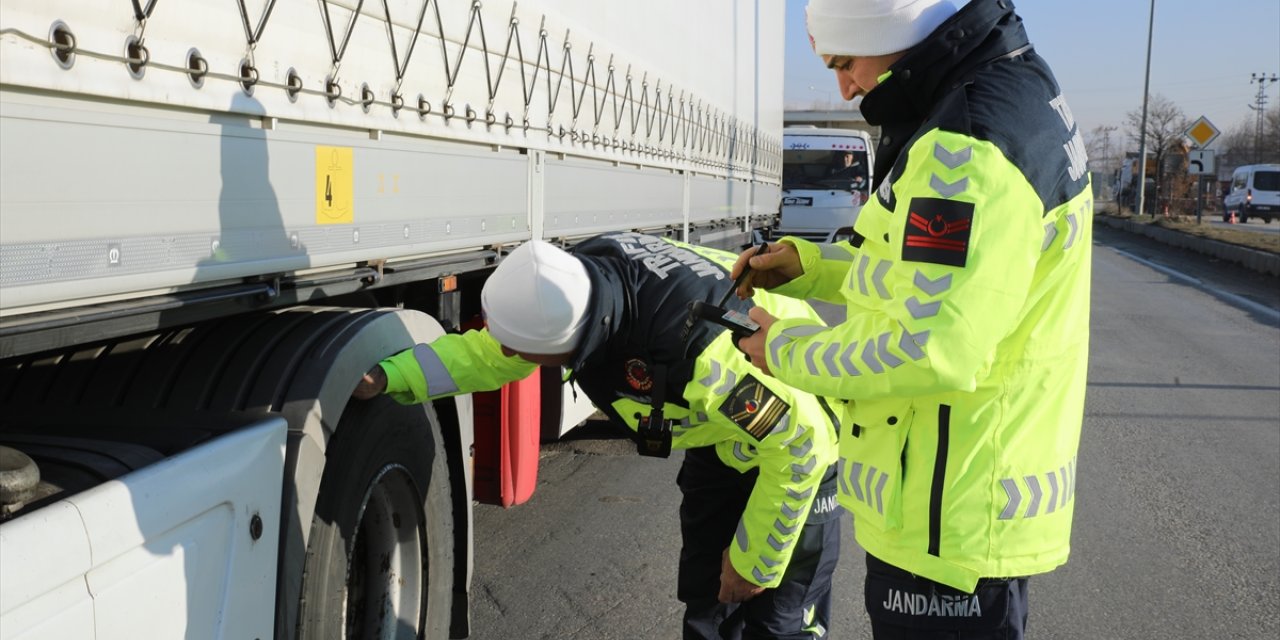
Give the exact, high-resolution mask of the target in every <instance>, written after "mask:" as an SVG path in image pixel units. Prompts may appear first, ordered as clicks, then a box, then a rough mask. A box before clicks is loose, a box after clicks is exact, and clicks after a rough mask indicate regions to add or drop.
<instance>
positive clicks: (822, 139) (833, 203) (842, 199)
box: [772, 126, 875, 242]
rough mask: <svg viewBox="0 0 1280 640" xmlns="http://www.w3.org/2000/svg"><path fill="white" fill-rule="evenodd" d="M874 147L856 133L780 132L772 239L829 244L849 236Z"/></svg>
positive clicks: (864, 195)
mask: <svg viewBox="0 0 1280 640" xmlns="http://www.w3.org/2000/svg"><path fill="white" fill-rule="evenodd" d="M874 166H875V146H874V145H873V144H872V142H871V136H870V135H869V134H868V133H867V132H865V131H862V130H859V129H823V128H818V127H814V126H792V127H787V128H786V129H784V130H783V132H782V208H781V214H782V215H781V220H780V224H779V227H778V228H777V229H773V230H772V235H773V236H781V235H791V236H797V237H801V238H805V239H807V240H813V241H815V242H834V241H836V240H840V239H845V238H848V237H849V236H851V235H853V222H854V220H857V218H858V212H859V211H861V210H862V205H863V204H864V203H865V202H866V201H867V199H868V198H869V197H870V194H871V180H872V176H873V168H874Z"/></svg>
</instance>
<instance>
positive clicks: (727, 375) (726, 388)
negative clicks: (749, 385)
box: [712, 369, 738, 396]
mask: <svg viewBox="0 0 1280 640" xmlns="http://www.w3.org/2000/svg"><path fill="white" fill-rule="evenodd" d="M737 383H738V374H737V372H735V371H734V370H733V369H726V370H725V372H724V384H722V385H720V386H718V387H716V389H715V391H713V392H712V393H714V394H716V395H718V396H722V395H725V394H726V393H729V392H730V391H733V385H735V384H737Z"/></svg>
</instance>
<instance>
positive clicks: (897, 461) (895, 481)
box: [837, 405, 913, 531]
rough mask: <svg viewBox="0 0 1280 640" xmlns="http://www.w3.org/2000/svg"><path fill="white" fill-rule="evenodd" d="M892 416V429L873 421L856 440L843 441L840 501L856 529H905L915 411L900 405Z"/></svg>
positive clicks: (862, 429)
mask: <svg viewBox="0 0 1280 640" xmlns="http://www.w3.org/2000/svg"><path fill="white" fill-rule="evenodd" d="M892 414H893V418H894V420H893V424H892V426H890V425H888V424H885V422H884V421H874V422H872V423H871V425H873V426H867V427H866V428H861V429H860V431H859V434H858V436H857V437H854V438H842V439H841V441H840V462H839V468H838V471H837V473H838V474H839V485H840V501H841V503H842V504H843V505H844V506H845V508H847V509H849V511H850V512H852V513H853V517H854V523H855V526H859V527H861V526H874V527H876V528H878V529H881V530H885V531H888V530H893V529H898V528H899V527H901V526H902V475H903V471H904V469H903V450H904V448H905V447H906V442H907V432H908V431H909V430H910V427H911V421H912V416H913V411H912V408H911V406H910V405H901V406H899V407H897V408H896V410H895V411H893V412H892ZM861 417H864V418H865V416H861Z"/></svg>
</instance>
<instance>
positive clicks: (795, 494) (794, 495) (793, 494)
mask: <svg viewBox="0 0 1280 640" xmlns="http://www.w3.org/2000/svg"><path fill="white" fill-rule="evenodd" d="M810 495H813V487H810V488H808V489H805V490H804V492H803V493H801V492H799V491H796V490H795V489H787V497H788V498H791V499H792V500H808V499H809V496H810Z"/></svg>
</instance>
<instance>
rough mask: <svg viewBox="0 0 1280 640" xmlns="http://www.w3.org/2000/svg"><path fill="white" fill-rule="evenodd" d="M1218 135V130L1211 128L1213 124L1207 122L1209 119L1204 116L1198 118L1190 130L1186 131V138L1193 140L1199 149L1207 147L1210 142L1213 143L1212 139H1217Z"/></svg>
mask: <svg viewBox="0 0 1280 640" xmlns="http://www.w3.org/2000/svg"><path fill="white" fill-rule="evenodd" d="M1219 133H1222V132H1221V131H1218V128H1217V127H1215V126H1213V123H1212V122H1209V119H1208V118H1206V117H1204V116H1200V119H1199V120H1196V121H1195V122H1194V123H1192V124H1191V128H1190V129H1187V137H1188V138H1191V139H1192V140H1195V142H1196V144H1197V145H1200V146H1201V147H1205V146H1208V145H1209V143H1210V142H1213V139H1214V138H1217V137H1218V134H1219Z"/></svg>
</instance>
